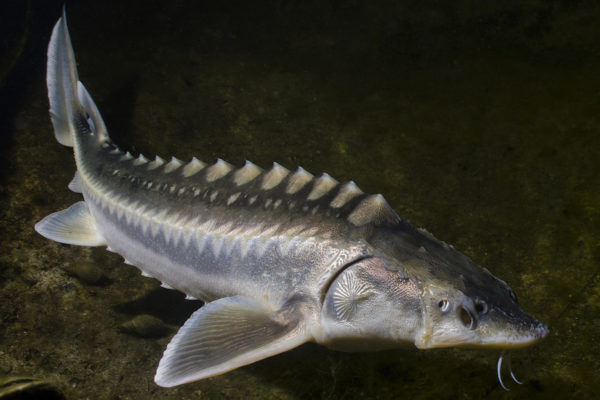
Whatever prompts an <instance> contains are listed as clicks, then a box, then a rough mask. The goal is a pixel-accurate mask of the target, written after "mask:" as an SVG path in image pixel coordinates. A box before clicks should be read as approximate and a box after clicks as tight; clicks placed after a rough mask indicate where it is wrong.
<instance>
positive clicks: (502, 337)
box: [415, 270, 549, 349]
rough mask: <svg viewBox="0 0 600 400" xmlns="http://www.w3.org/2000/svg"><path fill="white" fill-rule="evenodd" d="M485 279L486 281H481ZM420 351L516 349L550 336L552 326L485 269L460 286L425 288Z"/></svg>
mask: <svg viewBox="0 0 600 400" xmlns="http://www.w3.org/2000/svg"><path fill="white" fill-rule="evenodd" d="M482 281H484V283H483V282H482ZM422 302H423V324H422V329H421V331H420V332H419V334H418V335H417V336H416V337H415V345H416V346H417V347H418V348H420V349H431V348H439V347H480V348H498V349H517V348H522V347H526V346H529V345H532V344H534V343H536V342H538V341H539V340H541V339H543V338H544V337H546V335H547V334H548V332H549V331H548V328H547V327H546V326H545V325H544V324H542V323H541V322H540V321H538V320H537V319H536V318H534V317H532V316H531V315H529V314H528V313H526V312H525V311H523V309H522V308H521V307H520V306H519V305H518V303H517V298H516V295H515V294H514V292H513V290H512V289H511V288H510V287H509V286H508V285H507V284H506V283H505V282H504V281H502V280H500V279H497V278H495V277H494V276H493V275H491V274H490V273H488V272H486V271H484V270H482V273H480V274H478V275H475V276H473V275H471V276H463V277H462V279H460V284H453V283H452V282H449V281H430V282H428V283H427V284H426V285H424V287H423V291H422Z"/></svg>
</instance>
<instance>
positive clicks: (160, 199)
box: [36, 14, 548, 386]
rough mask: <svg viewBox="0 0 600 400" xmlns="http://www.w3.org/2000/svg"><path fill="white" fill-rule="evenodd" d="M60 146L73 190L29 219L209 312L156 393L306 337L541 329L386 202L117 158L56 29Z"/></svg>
mask: <svg viewBox="0 0 600 400" xmlns="http://www.w3.org/2000/svg"><path fill="white" fill-rule="evenodd" d="M47 83H48V96H49V100H50V114H51V119H52V123H53V126H54V131H55V135H56V138H57V140H58V141H59V142H60V143H61V144H63V145H67V146H72V147H73V149H74V154H75V161H76V164H77V172H76V174H75V177H74V179H73V181H72V182H71V183H70V184H69V188H70V189H71V190H73V191H76V192H79V193H81V194H82V195H83V201H80V202H78V203H76V204H74V205H73V206H71V207H70V208H68V209H66V210H63V211H59V212H57V213H54V214H51V215H49V216H47V217H46V218H44V219H43V220H42V221H40V222H39V223H38V224H36V230H37V231H38V232H39V233H40V234H42V235H43V236H45V237H47V238H50V239H52V240H56V241H59V242H62V243H69V244H75V245H84V246H107V247H108V249H109V250H111V251H114V252H117V253H119V254H120V255H122V256H123V257H124V259H125V262H126V263H128V264H132V265H135V266H137V267H138V268H139V269H140V270H141V271H142V274H143V275H145V276H150V277H154V278H156V279H158V280H160V281H161V282H162V284H163V286H166V287H169V288H174V289H177V290H179V291H182V292H183V293H185V294H186V295H187V296H189V297H190V298H197V299H201V300H203V301H204V302H205V303H206V304H205V305H204V306H203V307H201V308H200V309H199V310H198V311H196V312H195V313H194V314H193V315H192V316H191V317H190V318H189V319H188V321H186V323H185V324H184V326H183V327H181V329H180V330H179V332H178V333H177V334H176V335H175V336H174V337H173V339H172V340H171V342H170V343H169V345H168V347H167V349H166V351H165V353H164V355H163V357H162V359H161V361H160V363H159V366H158V370H157V373H156V377H155V381H156V383H157V384H159V385H161V386H175V385H178V384H182V383H186V382H190V381H194V380H198V379H203V378H206V377H209V376H213V375H217V374H220V373H224V372H226V371H229V370H231V369H234V368H237V367H240V366H243V365H246V364H249V363H252V362H254V361H257V360H260V359H263V358H265V357H269V356H271V355H274V354H278V353H281V352H283V351H286V350H289V349H291V348H294V347H296V346H298V345H300V344H302V343H304V342H307V341H316V342H318V343H321V344H324V345H326V346H328V347H331V348H334V349H340V350H348V351H355V350H377V349H383V348H393V347H399V346H403V345H408V344H414V345H416V346H417V347H418V348H422V349H427V348H434V347H448V346H475V347H478V346H479V347H499V348H517V347H523V346H526V345H529V344H531V343H534V342H536V341H538V340H539V339H541V338H543V337H544V336H546V334H547V333H548V330H547V328H546V327H545V326H544V325H543V324H542V323H540V322H539V321H537V320H536V319H535V318H533V317H531V316H529V315H528V314H526V313H525V312H524V311H523V310H522V309H521V308H520V307H519V306H518V305H517V303H516V299H515V298H514V293H513V292H512V290H511V289H510V288H509V287H508V285H507V284H506V283H505V282H503V281H501V280H499V279H497V278H495V277H494V276H493V275H492V274H491V273H489V272H488V271H487V270H485V269H482V268H480V267H478V266H477V265H476V264H475V263H473V262H472V261H471V260H470V259H469V258H467V257H466V256H464V255H463V254H462V253H460V252H458V251H456V250H455V249H454V248H452V247H451V246H448V245H446V244H445V243H443V242H441V241H439V240H437V239H435V238H434V237H433V236H432V235H431V234H429V233H428V232H426V231H424V230H421V229H416V228H414V227H413V226H412V225H411V224H410V223H409V222H407V221H405V220H403V219H402V218H400V217H399V216H398V215H397V214H396V213H395V212H394V211H393V210H392V209H391V207H390V206H389V205H388V203H387V202H386V201H385V199H384V198H383V197H382V196H381V195H370V194H366V193H364V192H363V191H361V190H360V189H359V188H358V187H357V186H356V184H354V182H349V183H343V184H342V183H339V182H337V181H336V180H335V179H333V178H331V177H330V176H329V175H327V174H322V175H320V176H313V175H312V174H310V173H309V172H307V171H305V170H304V169H302V168H301V167H298V168H297V169H295V170H293V171H290V170H288V169H286V168H284V167H283V166H281V165H279V164H277V163H274V164H273V166H272V167H271V168H269V169H267V170H263V169H262V168H260V167H258V166H256V165H254V164H252V163H251V162H246V164H245V165H243V166H242V167H239V168H235V167H233V166H232V165H230V164H229V163H227V162H225V161H223V160H220V159H219V160H217V161H216V162H214V163H212V164H206V163H204V162H202V161H199V160H198V159H196V158H193V159H192V160H191V161H190V162H187V163H184V162H182V161H180V160H178V159H176V158H172V159H171V160H170V161H168V162H166V161H165V160H163V159H161V158H160V157H156V158H155V159H154V160H148V159H146V158H145V157H144V156H143V155H140V156H139V157H133V156H132V155H131V154H130V153H128V152H124V151H122V150H121V149H120V148H119V147H118V146H117V145H116V144H115V143H114V142H113V141H112V139H111V138H110V137H109V135H108V133H107V129H106V126H105V124H104V122H103V120H102V117H101V115H100V113H99V111H98V109H97V107H96V105H95V104H94V102H93V100H92V98H91V96H90V95H89V93H88V92H87V91H86V89H85V87H84V86H83V84H81V82H79V80H78V76H77V70H76V67H75V60H74V55H73V50H72V48H71V43H70V38H69V34H68V30H67V26H66V18H65V16H64V14H63V17H62V18H61V19H59V21H58V22H57V24H56V25H55V27H54V30H53V33H52V38H51V40H50V45H49V49H48V69H47Z"/></svg>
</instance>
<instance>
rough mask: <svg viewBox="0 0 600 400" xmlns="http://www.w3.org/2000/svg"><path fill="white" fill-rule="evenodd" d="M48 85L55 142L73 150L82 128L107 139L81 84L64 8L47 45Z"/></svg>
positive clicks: (97, 113)
mask: <svg viewBox="0 0 600 400" xmlns="http://www.w3.org/2000/svg"><path fill="white" fill-rule="evenodd" d="M46 83H47V85H48V99H49V100H50V117H51V119H52V125H53V126H54V134H55V135H56V140H58V142H59V143H60V144H62V145H65V146H71V147H72V146H73V137H74V136H75V135H76V134H77V131H78V129H82V128H83V129H85V128H88V129H90V130H91V131H92V133H93V134H95V135H97V136H98V137H99V138H102V139H104V138H107V137H108V135H107V133H106V128H105V125H104V121H102V117H101V116H100V113H99V112H98V108H97V107H96V105H95V104H94V101H93V100H92V98H91V97H90V95H89V94H88V92H87V90H85V88H84V87H83V84H82V83H81V82H79V81H78V77H77V66H76V65H75V55H74V54H73V47H72V46H71V38H70V37H69V30H68V28H67V17H66V14H65V10H64V8H63V15H62V17H61V18H60V19H59V20H58V22H57V23H56V25H54V29H53V30H52V37H51V38H50V44H49V45H48V66H47V69H46ZM82 124H83V125H82Z"/></svg>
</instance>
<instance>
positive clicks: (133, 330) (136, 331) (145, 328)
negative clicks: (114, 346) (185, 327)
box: [119, 314, 171, 338]
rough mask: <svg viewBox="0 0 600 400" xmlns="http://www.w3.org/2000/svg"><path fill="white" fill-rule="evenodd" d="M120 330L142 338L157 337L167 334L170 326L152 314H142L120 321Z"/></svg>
mask: <svg viewBox="0 0 600 400" xmlns="http://www.w3.org/2000/svg"><path fill="white" fill-rule="evenodd" d="M119 328H120V329H121V331H123V332H125V333H128V334H130V335H133V336H138V337H142V338H159V337H164V336H167V335H168V334H169V333H170V331H171V330H170V328H169V326H168V325H167V324H165V323H164V322H162V321H161V320H160V319H158V318H156V317H153V316H152V315H148V314H142V315H138V316H136V317H134V318H133V319H131V320H129V321H127V322H124V323H122V324H121V325H120V326H119Z"/></svg>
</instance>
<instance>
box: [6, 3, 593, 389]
mask: <svg viewBox="0 0 600 400" xmlns="http://www.w3.org/2000/svg"><path fill="white" fill-rule="evenodd" d="M64 6H65V9H66V16H67V19H68V25H69V31H70V35H71V41H72V45H73V49H74V54H75V57H76V60H77V68H78V73H79V79H80V80H81V81H82V82H83V83H84V84H85V87H86V88H87V90H88V91H89V93H90V94H91V96H92V97H93V99H94V101H95V104H96V105H97V106H98V108H99V110H100V112H101V113H102V117H103V119H104V122H105V123H106V126H107V129H108V132H109V133H110V137H111V138H112V139H113V140H114V142H115V143H116V144H117V145H118V146H119V147H120V148H121V149H123V150H124V151H129V152H131V154H133V156H135V157H137V156H138V155H140V154H143V155H145V156H146V157H148V159H154V158H155V155H159V156H160V157H162V158H163V159H164V160H166V161H167V162H168V161H169V160H171V157H172V156H174V157H177V158H178V159H180V160H182V161H183V162H188V161H189V160H191V159H192V157H197V158H198V159H199V160H202V161H204V162H206V163H208V164H211V163H214V162H215V161H216V160H218V159H222V160H225V161H227V162H228V163H230V164H232V165H233V166H234V167H235V168H239V167H242V166H244V165H245V162H246V160H250V161H251V162H253V163H254V164H256V165H257V166H259V167H261V168H263V169H265V170H268V169H269V168H271V166H272V165H273V162H277V163H279V164H280V165H281V166H283V167H285V168H288V169H289V170H290V171H295V170H296V168H297V167H298V166H301V167H302V168H304V170H306V171H308V172H310V173H311V174H313V175H314V176H315V177H317V176H320V175H321V174H322V173H327V174H329V175H330V176H331V177H333V178H335V179H336V180H337V181H339V182H340V183H345V182H348V181H354V182H355V183H356V185H358V187H360V189H361V190H362V191H364V192H366V193H372V194H382V195H383V196H384V197H385V199H386V200H387V203H389V205H390V206H391V208H393V209H394V210H395V212H396V213H397V214H398V215H399V216H400V217H401V218H402V219H403V220H406V221H410V223H411V224H412V225H414V226H415V227H423V228H426V229H427V231H429V232H431V233H432V234H433V235H435V237H436V238H438V239H440V240H443V241H444V242H446V243H448V244H450V245H452V246H453V247H454V248H455V249H456V250H458V251H460V252H462V253H464V254H465V255H466V256H468V257H469V258H470V259H471V260H473V262H475V263H476V264H477V265H479V266H481V267H484V268H486V269H487V270H489V271H490V272H491V273H492V274H493V275H494V276H496V277H498V278H499V279H501V280H502V281H505V282H506V283H507V284H508V285H509V286H510V288H512V290H513V291H514V293H515V294H516V299H518V300H516V301H518V304H519V306H520V307H521V308H522V309H523V310H525V312H527V313H528V314H530V315H532V316H533V317H535V319H537V320H539V321H541V322H542V323H543V324H544V325H545V326H547V327H548V329H549V333H548V334H547V335H546V337H545V338H544V339H543V340H540V341H538V342H537V343H535V344H534V345H532V346H528V347H525V348H522V349H514V350H503V349H502V348H457V347H448V348H439V349H430V350H419V349H417V348H416V347H415V346H414V345H412V344H411V345H406V346H404V347H399V348H393V349H384V350H381V351H375V352H345V351H335V350H331V349H328V348H327V347H325V346H322V345H319V344H316V343H313V342H309V343H305V344H302V345H300V346H298V347H295V348H293V349H291V350H289V351H285V352H281V353H280V354H276V355H273V356H271V357H268V358H265V359H262V360H260V361H257V362H253V363H250V364H249V365H245V366H241V367H239V368H236V369H233V370H232V371H229V372H226V373H224V374H221V375H217V376H213V377H209V378H206V379H202V380H198V381H195V382H192V383H186V384H183V385H179V386H175V387H169V388H167V387H161V386H159V385H157V384H156V383H155V381H154V377H155V374H156V371H157V367H158V365H159V362H160V360H161V357H162V356H163V352H164V351H165V349H166V348H167V345H168V344H169V342H170V341H171V339H172V338H173V336H174V335H176V334H177V332H178V330H179V329H180V327H181V326H183V325H184V324H185V323H186V320H188V318H190V316H191V315H192V314H193V313H194V312H196V311H197V310H198V309H201V307H203V303H202V301H200V300H196V299H192V300H190V299H186V294H185V293H182V292H180V291H177V290H172V289H169V288H165V287H161V282H160V280H157V279H152V278H149V277H144V276H142V275H141V273H140V270H139V269H138V268H136V267H135V266H132V265H127V264H125V263H124V262H123V257H122V256H121V255H119V254H116V253H113V252H109V251H107V249H106V246H98V247H86V246H74V245H68V244H61V243H57V242H55V241H51V240H48V239H46V238H45V237H43V236H41V235H40V234H38V233H37V232H36V231H35V230H34V226H35V225H36V223H38V222H39V221H40V220H42V219H43V218H44V217H46V216H47V215H49V214H51V213H54V212H56V211H59V210H63V209H66V208H68V207H69V206H71V205H72V204H73V203H76V202H78V201H80V200H81V194H80V193H75V192H74V191H72V190H69V188H68V186H69V187H73V183H71V185H70V182H72V179H73V175H74V173H75V171H76V166H75V162H74V158H73V150H72V149H71V148H69V147H64V146H61V145H60V144H59V143H58V142H57V141H56V138H55V135H54V133H53V132H54V129H53V125H52V122H51V119H50V116H49V113H48V109H49V103H48V89H47V86H46V62H47V58H46V54H47V48H48V43H49V41H50V37H51V34H52V29H53V27H54V25H55V23H56V22H57V20H58V19H59V18H60V17H61V15H62V12H63V11H62V10H63V2H62V1H55V0H52V1H45V2H37V1H33V0H23V1H19V2H5V3H3V4H2V5H0V32H1V37H2V46H1V49H2V51H1V52H0V107H1V108H0V110H1V111H0V135H1V136H0V138H1V143H0V152H1V154H0V212H1V217H0V400H8V399H11V400H14V399H69V400H70V399H106V400H109V399H110V400H113V399H122V400H125V399H132V400H133V399H282V400H283V399H397V398H404V399H457V398H460V399H510V398H528V399H547V398H552V399H562V398H569V399H596V398H599V397H600V378H599V377H598V373H599V371H600V181H599V176H600V73H599V71H600V28H599V26H600V25H599V24H598V21H599V20H600V5H598V4H596V3H595V2H588V1H577V2H564V1H546V2H543V1H535V0H526V1H518V2H517V1H511V2H499V3H495V2H484V3H482V2H474V1H468V0H458V1H455V2H437V1H424V2H410V1H391V0H374V1H364V0H323V1H317V0H309V1H300V0H270V1H257V2H251V1H228V0H226V1H222V2H218V1H183V0H175V1H168V2H166V1H154V0H153V1H139V0H134V1H127V2H102V1H88V0H80V1H67V2H66V4H64ZM378 198H379V197H378ZM234 201H235V199H234ZM332 279H333V278H332ZM329 284H331V282H329ZM491 290H492V289H491V288H490V291H491ZM348 307H354V305H350V306H348ZM440 307H442V305H441V304H440ZM480 311H481V310H480ZM486 311H487V309H486ZM344 312H345V311H344ZM467 315H468V316H470V314H467ZM463 322H464V321H463ZM467 322H469V321H467ZM470 322H471V323H472V322H473V320H471V321H470ZM344 350H352V349H344ZM499 358H501V359H503V360H504V361H503V364H502V365H500V363H499ZM511 375H513V376H511ZM499 377H501V379H500V380H499Z"/></svg>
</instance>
